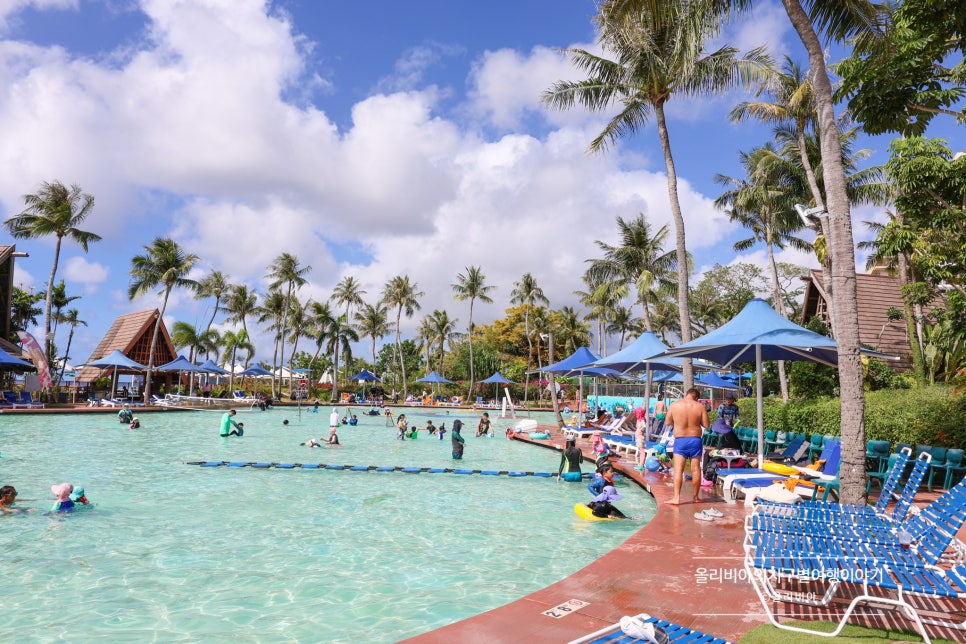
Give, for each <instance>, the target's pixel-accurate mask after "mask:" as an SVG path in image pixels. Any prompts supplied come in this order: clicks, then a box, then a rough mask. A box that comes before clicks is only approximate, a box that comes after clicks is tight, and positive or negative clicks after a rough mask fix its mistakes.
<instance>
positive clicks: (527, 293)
mask: <svg viewBox="0 0 966 644" xmlns="http://www.w3.org/2000/svg"><path fill="white" fill-rule="evenodd" d="M510 302H511V303H513V304H523V305H524V310H523V328H524V334H525V335H526V336H527V377H526V381H525V384H524V385H523V402H524V404H526V403H527V401H529V400H530V397H529V396H530V370H531V369H532V368H533V338H532V337H531V336H530V312H531V310H532V309H533V306H534V305H535V304H543V305H544V306H546V305H549V304H550V300H548V299H547V296H546V295H544V294H543V289H542V288H540V287H539V286H538V285H537V280H536V278H535V277H534V276H533V275H531V274H530V273H524V274H523V277H521V278H520V280H519V281H517V282H514V283H513V291H511V292H510ZM538 355H539V352H538Z"/></svg>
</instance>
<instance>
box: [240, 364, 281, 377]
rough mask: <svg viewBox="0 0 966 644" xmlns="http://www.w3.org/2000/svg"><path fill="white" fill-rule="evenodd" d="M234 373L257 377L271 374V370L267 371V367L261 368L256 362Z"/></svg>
mask: <svg viewBox="0 0 966 644" xmlns="http://www.w3.org/2000/svg"><path fill="white" fill-rule="evenodd" d="M235 375H238V376H255V377H259V376H271V375H272V372H271V371H269V370H268V369H263V368H262V367H260V366H259V365H257V364H254V365H252V366H250V367H249V368H248V369H245V370H244V371H239V372H238V373H237V374H235Z"/></svg>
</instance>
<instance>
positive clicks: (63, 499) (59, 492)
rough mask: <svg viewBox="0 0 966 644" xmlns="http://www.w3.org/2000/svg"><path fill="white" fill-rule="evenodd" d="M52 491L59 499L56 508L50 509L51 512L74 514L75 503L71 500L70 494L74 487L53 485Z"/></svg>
mask: <svg viewBox="0 0 966 644" xmlns="http://www.w3.org/2000/svg"><path fill="white" fill-rule="evenodd" d="M50 491H51V492H53V494H54V496H55V497H57V500H56V501H55V502H54V506H53V507H52V508H50V511H51V512H72V511H73V510H74V502H73V501H72V500H71V498H70V493H71V492H73V491H74V486H73V485H71V484H70V483H61V484H60V485H51V486H50Z"/></svg>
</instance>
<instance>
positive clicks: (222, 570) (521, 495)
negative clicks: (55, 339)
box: [0, 408, 655, 642]
mask: <svg viewBox="0 0 966 644" xmlns="http://www.w3.org/2000/svg"><path fill="white" fill-rule="evenodd" d="M327 411H328V409H327V408H322V409H321V410H320V413H318V414H311V413H306V412H305V410H303V411H302V414H301V418H299V415H298V412H297V411H296V410H294V409H276V410H274V411H268V412H258V411H254V412H240V413H239V414H238V416H237V417H236V419H237V420H240V421H244V422H245V429H246V432H245V436H244V437H242V438H234V437H233V438H229V439H221V438H219V437H218V436H217V433H218V430H217V425H218V421H219V418H220V417H219V415H218V414H217V413H213V412H166V413H152V414H143V415H142V416H141V421H142V426H143V428H142V429H140V430H134V431H129V430H128V429H127V428H126V426H122V425H120V424H118V423H117V422H116V420H115V417H114V416H113V414H110V415H108V414H105V415H64V416H54V415H33V416H11V415H4V416H0V419H2V420H0V455H2V458H0V485H6V484H11V485H14V486H15V487H16V488H17V490H18V493H19V499H20V503H19V504H20V505H23V506H33V507H36V508H38V511H37V512H35V513H32V514H30V515H26V516H19V515H18V516H6V517H0V553H2V555H3V556H2V557H0V575H2V576H3V578H4V579H6V580H16V582H15V583H8V584H5V586H6V587H5V589H4V593H3V604H4V609H5V610H3V611H0V639H3V640H7V639H16V638H17V637H23V636H25V635H28V634H29V638H30V639H31V640H39V641H52V640H68V641H73V642H76V641H93V640H105V639H111V640H123V641H145V640H156V641H172V640H199V639H203V640H222V639H224V640H227V639H232V640H240V641H260V642H269V641H350V640H352V641H367V642H391V641H396V640H399V639H402V638H405V637H410V636H413V635H417V634H419V633H422V632H425V631H428V630H431V629H433V628H437V627H440V626H443V625H445V624H448V623H451V622H453V621H456V620H459V619H463V618H465V617H469V616H471V615H474V614H477V613H480V612H483V611H485V610H489V609H491V608H494V607H496V606H500V605H502V604H505V603H507V602H509V601H512V600H515V599H517V598H519V597H521V596H523V595H526V594H528V593H530V592H533V591H535V590H537V589H539V588H542V587H544V586H546V585H548V584H550V583H553V582H554V581H557V580H558V579H561V578H563V577H565V576H566V575H568V574H570V573H572V572H574V571H576V570H578V569H579V568H581V567H583V566H585V565H587V564H588V563H590V562H591V561H593V560H594V559H595V558H596V557H598V556H600V555H601V554H603V553H605V552H607V551H608V550H610V549H612V548H614V547H615V546H616V545H618V544H619V543H620V542H622V541H623V540H624V539H626V538H627V537H628V536H630V535H631V534H632V533H633V532H635V531H636V530H638V529H639V528H640V527H641V526H642V525H643V524H644V523H645V522H646V520H648V519H649V518H650V517H652V516H653V514H654V510H655V506H654V502H653V499H652V498H651V497H650V495H648V494H646V493H645V492H643V491H642V490H640V489H638V488H637V487H636V486H633V485H623V486H621V487H620V488H619V491H620V493H621V494H623V495H624V497H625V498H624V500H622V501H620V502H618V504H617V505H618V506H619V507H621V509H623V510H624V511H625V512H626V513H627V514H630V515H634V516H635V517H638V518H635V519H633V520H631V521H626V522H619V521H615V522H593V523H592V522H584V521H581V520H580V519H578V518H576V517H575V516H574V514H573V510H572V506H573V504H574V503H575V502H577V501H581V500H585V499H587V498H588V493H587V491H586V489H585V487H584V486H583V485H578V484H564V483H558V482H556V480H554V479H542V478H535V477H530V476H528V477H519V478H508V477H506V476H481V475H471V476H461V475H455V474H427V473H423V474H404V473H401V472H371V471H370V472H350V471H326V470H303V469H293V470H276V469H270V470H255V469H252V468H249V467H246V468H226V467H217V468H203V467H199V466H191V465H186V464H185V463H186V462H189V461H205V460H225V461H275V462H300V463H301V462H317V463H340V464H349V465H356V464H358V465H399V466H421V467H453V466H454V461H453V460H452V459H451V457H450V442H449V436H448V435H447V438H446V440H445V441H443V442H440V441H438V440H435V439H432V438H429V437H427V436H426V435H425V433H423V434H421V435H420V437H419V438H418V439H416V440H407V441H398V440H396V439H395V430H394V428H391V427H386V423H385V420H384V419H383V418H381V417H371V418H370V417H363V416H360V425H359V426H358V427H342V428H341V429H340V431H339V435H340V438H341V439H342V441H343V443H345V445H344V446H343V447H341V448H328V449H312V450H310V449H307V448H305V447H299V445H298V444H299V443H300V442H304V441H305V440H307V439H308V438H310V437H319V436H323V435H327V433H328V431H327V425H328V414H327V413H326V412H327ZM407 411H408V413H407V415H409V416H410V417H411V419H412V420H414V421H416V422H417V424H418V425H419V426H424V425H425V421H426V418H427V416H425V415H422V414H421V412H423V413H425V411H428V410H425V411H424V410H419V409H418V408H417V409H412V410H407ZM430 413H433V414H434V416H433V420H434V421H435V422H436V424H439V422H440V421H445V422H446V424H447V427H451V426H452V418H455V417H460V418H462V420H463V421H464V422H465V423H466V425H467V427H466V428H465V429H464V432H463V435H464V437H465V438H466V441H467V443H466V453H465V457H464V460H463V461H462V463H461V464H460V465H461V466H462V467H466V468H469V469H484V470H485V469H496V470H529V471H553V472H556V467H557V463H558V459H559V456H558V455H557V453H556V452H552V451H550V450H544V449H540V448H537V447H532V446H527V445H523V444H520V443H517V442H515V441H507V440H506V439H504V438H503V437H502V432H503V429H504V428H505V427H506V426H507V424H508V423H507V421H503V420H499V419H497V422H496V423H495V426H496V428H497V429H498V432H499V435H498V437H497V438H493V439H486V438H476V437H475V429H474V428H475V419H476V418H478V415H476V414H468V413H463V414H457V413H456V412H455V410H454V411H451V413H450V414H449V415H448V416H449V417H448V418H447V417H445V416H447V414H445V411H436V410H432V411H431V412H430ZM440 416H443V417H442V418H441V417H440ZM283 419H288V420H289V421H290V424H289V425H288V426H283V425H282V420H283ZM585 469H587V470H589V469H590V468H589V467H587V468H585ZM62 481H70V482H72V483H74V484H75V485H82V486H84V487H85V489H86V491H87V496H88V498H89V499H90V500H91V502H93V503H94V504H95V505H96V506H97V507H96V508H95V509H93V510H91V511H89V512H78V513H75V514H73V515H70V516H67V517H46V516H42V515H41V514H42V513H43V512H45V511H46V510H47V509H48V508H49V506H50V505H51V504H52V502H53V499H52V497H51V494H50V489H49V488H50V486H51V485H52V484H55V483H60V482H62ZM24 499H37V500H36V501H34V502H29V501H24Z"/></svg>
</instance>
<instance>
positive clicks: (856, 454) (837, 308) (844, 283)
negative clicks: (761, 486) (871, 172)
mask: <svg viewBox="0 0 966 644" xmlns="http://www.w3.org/2000/svg"><path fill="white" fill-rule="evenodd" d="M782 4H783V5H784V7H785V11H786V13H787V14H788V17H789V19H790V20H791V23H792V26H793V27H794V28H795V30H796V31H797V32H798V35H799V37H800V38H801V40H802V43H803V44H804V45H805V49H806V50H807V51H808V58H809V65H810V67H811V70H812V72H813V73H814V83H815V102H816V108H817V112H818V118H817V125H818V130H819V136H820V142H821V150H822V169H823V177H824V180H825V189H826V199H827V202H826V206H827V209H828V213H829V214H828V222H829V232H830V234H831V239H830V240H828V241H829V242H830V244H829V249H830V251H831V252H830V253H829V255H830V256H831V260H832V304H833V306H832V311H833V317H832V322H833V333H834V335H835V341H836V343H837V344H838V356H839V360H838V368H839V392H840V399H841V405H842V412H841V414H842V416H841V426H842V465H841V469H840V482H841V483H840V487H841V495H840V498H841V501H842V502H843V503H853V504H862V503H864V502H865V485H866V474H865V451H866V446H865V391H864V389H863V380H862V360H861V355H860V354H859V349H860V344H859V316H858V303H857V296H856V289H855V249H854V246H853V238H852V220H851V212H850V209H849V199H848V194H847V192H846V181H845V171H844V169H843V167H842V149H841V141H840V139H839V130H838V127H837V125H836V122H835V109H834V104H833V102H832V84H831V82H830V80H829V77H828V70H827V68H826V66H825V52H824V51H823V49H822V43H821V42H820V41H819V39H818V37H817V35H816V34H815V31H814V29H813V28H812V23H811V21H810V20H809V18H808V15H807V14H806V13H805V11H804V10H803V9H802V5H801V3H800V2H799V0H782Z"/></svg>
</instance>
